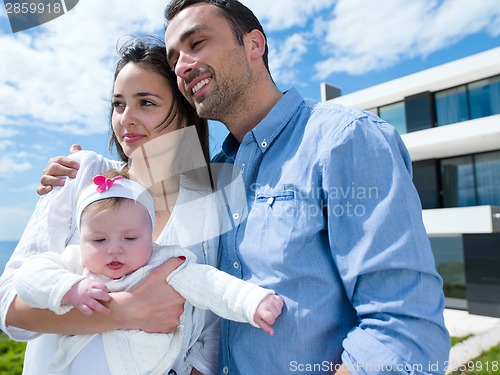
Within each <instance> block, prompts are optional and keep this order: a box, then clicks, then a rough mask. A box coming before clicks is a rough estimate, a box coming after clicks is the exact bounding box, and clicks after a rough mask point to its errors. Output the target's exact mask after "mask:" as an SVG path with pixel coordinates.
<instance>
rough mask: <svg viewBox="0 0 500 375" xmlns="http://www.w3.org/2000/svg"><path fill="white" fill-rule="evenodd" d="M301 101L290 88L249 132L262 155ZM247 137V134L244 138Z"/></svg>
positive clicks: (297, 93) (294, 112)
mask: <svg viewBox="0 0 500 375" xmlns="http://www.w3.org/2000/svg"><path fill="white" fill-rule="evenodd" d="M303 101H304V99H303V98H302V96H301V95H300V94H299V92H298V91H297V90H296V89H295V88H291V89H290V90H288V91H287V92H285V94H284V95H283V96H282V97H281V99H280V100H279V101H278V102H277V103H276V105H275V106H274V107H273V108H272V109H271V111H270V112H269V113H268V114H267V116H266V117H264V119H263V120H262V121H261V122H260V123H259V124H257V126H256V127H255V128H253V129H252V130H251V131H250V133H252V134H253V137H254V138H255V142H257V146H258V147H259V149H260V151H261V152H262V153H264V152H266V150H267V149H268V148H269V146H271V144H272V143H273V142H274V140H275V139H276V138H277V137H278V135H279V134H280V133H281V132H282V131H283V129H284V128H285V127H286V126H287V124H288V123H289V122H290V119H291V118H292V117H293V116H294V115H295V114H296V112H297V109H298V108H299V106H300V105H301V104H302V103H303ZM247 136H248V134H247V135H246V136H245V138H246V137H247ZM245 138H243V142H245Z"/></svg>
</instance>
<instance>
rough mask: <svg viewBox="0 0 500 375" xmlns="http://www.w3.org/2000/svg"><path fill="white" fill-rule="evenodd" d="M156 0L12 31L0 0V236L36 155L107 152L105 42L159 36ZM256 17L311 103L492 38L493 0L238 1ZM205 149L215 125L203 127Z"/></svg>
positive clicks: (4, 236)
mask: <svg viewBox="0 0 500 375" xmlns="http://www.w3.org/2000/svg"><path fill="white" fill-rule="evenodd" d="M166 3H167V1H166V0H145V1H140V2H139V1H136V0H106V1H102V0H82V1H80V2H79V3H78V5H77V6H76V7H75V8H74V9H73V10H71V11H70V12H68V13H67V14H65V15H64V16H61V17H59V18H57V19H55V20H53V21H51V22H48V23H46V24H44V25H41V26H38V27H35V28H32V29H30V30H26V31H22V32H18V33H15V34H13V33H12V31H11V28H10V25H9V22H8V18H7V15H6V9H5V7H4V5H3V4H2V5H1V6H0V188H1V190H2V192H3V194H2V195H1V196H0V240H16V239H18V238H19V237H20V236H21V234H22V230H23V228H24V226H25V225H26V223H27V221H28V219H29V217H30V215H31V213H32V212H33V209H34V207H35V204H36V201H37V199H38V196H37V195H36V192H35V188H36V186H37V185H38V179H39V177H40V174H41V171H42V170H43V168H44V167H45V166H46V163H47V160H48V159H49V158H50V157H52V156H56V155H63V154H66V153H67V151H68V149H69V146H70V145H71V144H72V143H80V144H82V146H83V147H84V148H85V149H89V150H95V151H97V152H99V153H102V154H104V155H106V156H109V157H113V156H112V155H110V154H109V153H108V151H107V140H108V129H109V125H108V122H109V121H108V120H109V114H108V108H109V107H108V103H109V94H110V92H111V84H112V75H113V69H114V64H115V62H116V44H117V40H118V39H119V38H120V37H123V36H124V35H127V34H135V35H140V34H154V35H158V36H160V37H162V36H163V31H162V27H163V19H162V15H163V8H164V6H165V4H166ZM243 3H244V4H246V5H247V6H248V7H250V8H251V9H252V10H254V12H255V13H256V15H257V16H258V17H259V18H260V19H261V21H262V23H263V25H264V28H265V30H266V32H267V34H268V35H267V36H268V39H269V44H270V66H271V72H272V74H273V77H274V79H275V81H276V83H277V85H278V87H279V88H280V89H282V90H286V89H287V88H289V87H292V86H295V87H296V88H297V89H298V90H299V91H300V92H301V93H302V94H303V96H304V97H306V98H309V99H314V100H320V83H321V82H327V83H330V84H333V85H335V86H338V87H340V88H341V89H342V92H343V93H344V94H346V93H350V92H353V91H357V90H360V89H363V88H366V87H370V86H373V85H376V84H378V83H381V82H385V81H387V80H390V79H394V78H398V77H401V76H404V75H407V74H411V73H413V72H416V71H419V70H422V69H426V68H430V67H433V66H436V65H440V64H443V63H446V62H448V61H451V60H454V59H457V58H461V57H465V56H469V55H472V54H474V53H478V52H481V51H485V50H488V49H491V48H494V47H497V46H500V7H499V6H498V0H412V1H407V0H377V1H374V0H337V1H335V0H308V1H304V0H280V1H274V2H268V1H264V0H244V1H243ZM213 128H214V135H213V148H214V149H216V148H217V147H218V146H219V145H220V142H221V138H222V136H223V134H224V133H225V132H224V128H223V126H222V125H220V124H214V127H213Z"/></svg>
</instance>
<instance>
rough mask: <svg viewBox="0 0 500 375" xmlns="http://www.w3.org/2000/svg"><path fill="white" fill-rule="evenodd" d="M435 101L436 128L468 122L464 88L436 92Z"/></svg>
mask: <svg viewBox="0 0 500 375" xmlns="http://www.w3.org/2000/svg"><path fill="white" fill-rule="evenodd" d="M435 99H436V117H437V124H438V126H443V125H448V124H454V123H456V122H461V121H466V120H469V111H468V107H467V91H466V87H465V86H459V87H454V88H452V89H449V90H444V91H439V92H436V94H435Z"/></svg>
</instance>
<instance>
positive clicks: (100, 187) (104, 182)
mask: <svg viewBox="0 0 500 375" xmlns="http://www.w3.org/2000/svg"><path fill="white" fill-rule="evenodd" d="M121 179H122V176H116V177H114V178H107V177H104V176H103V175H98V176H95V177H94V179H93V180H92V181H93V182H94V184H96V185H97V189H96V190H97V192H98V193H103V192H105V191H106V190H109V188H110V187H111V186H113V184H114V182H115V181H117V180H121Z"/></svg>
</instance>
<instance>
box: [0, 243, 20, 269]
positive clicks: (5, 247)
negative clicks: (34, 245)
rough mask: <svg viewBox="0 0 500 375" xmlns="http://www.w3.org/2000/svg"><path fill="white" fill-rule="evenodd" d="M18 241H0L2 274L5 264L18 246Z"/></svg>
mask: <svg viewBox="0 0 500 375" xmlns="http://www.w3.org/2000/svg"><path fill="white" fill-rule="evenodd" d="M17 242H18V241H0V273H3V270H4V269H5V264H6V263H7V261H8V260H9V259H10V256H11V255H12V252H13V251H14V249H15V248H16V246H17Z"/></svg>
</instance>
